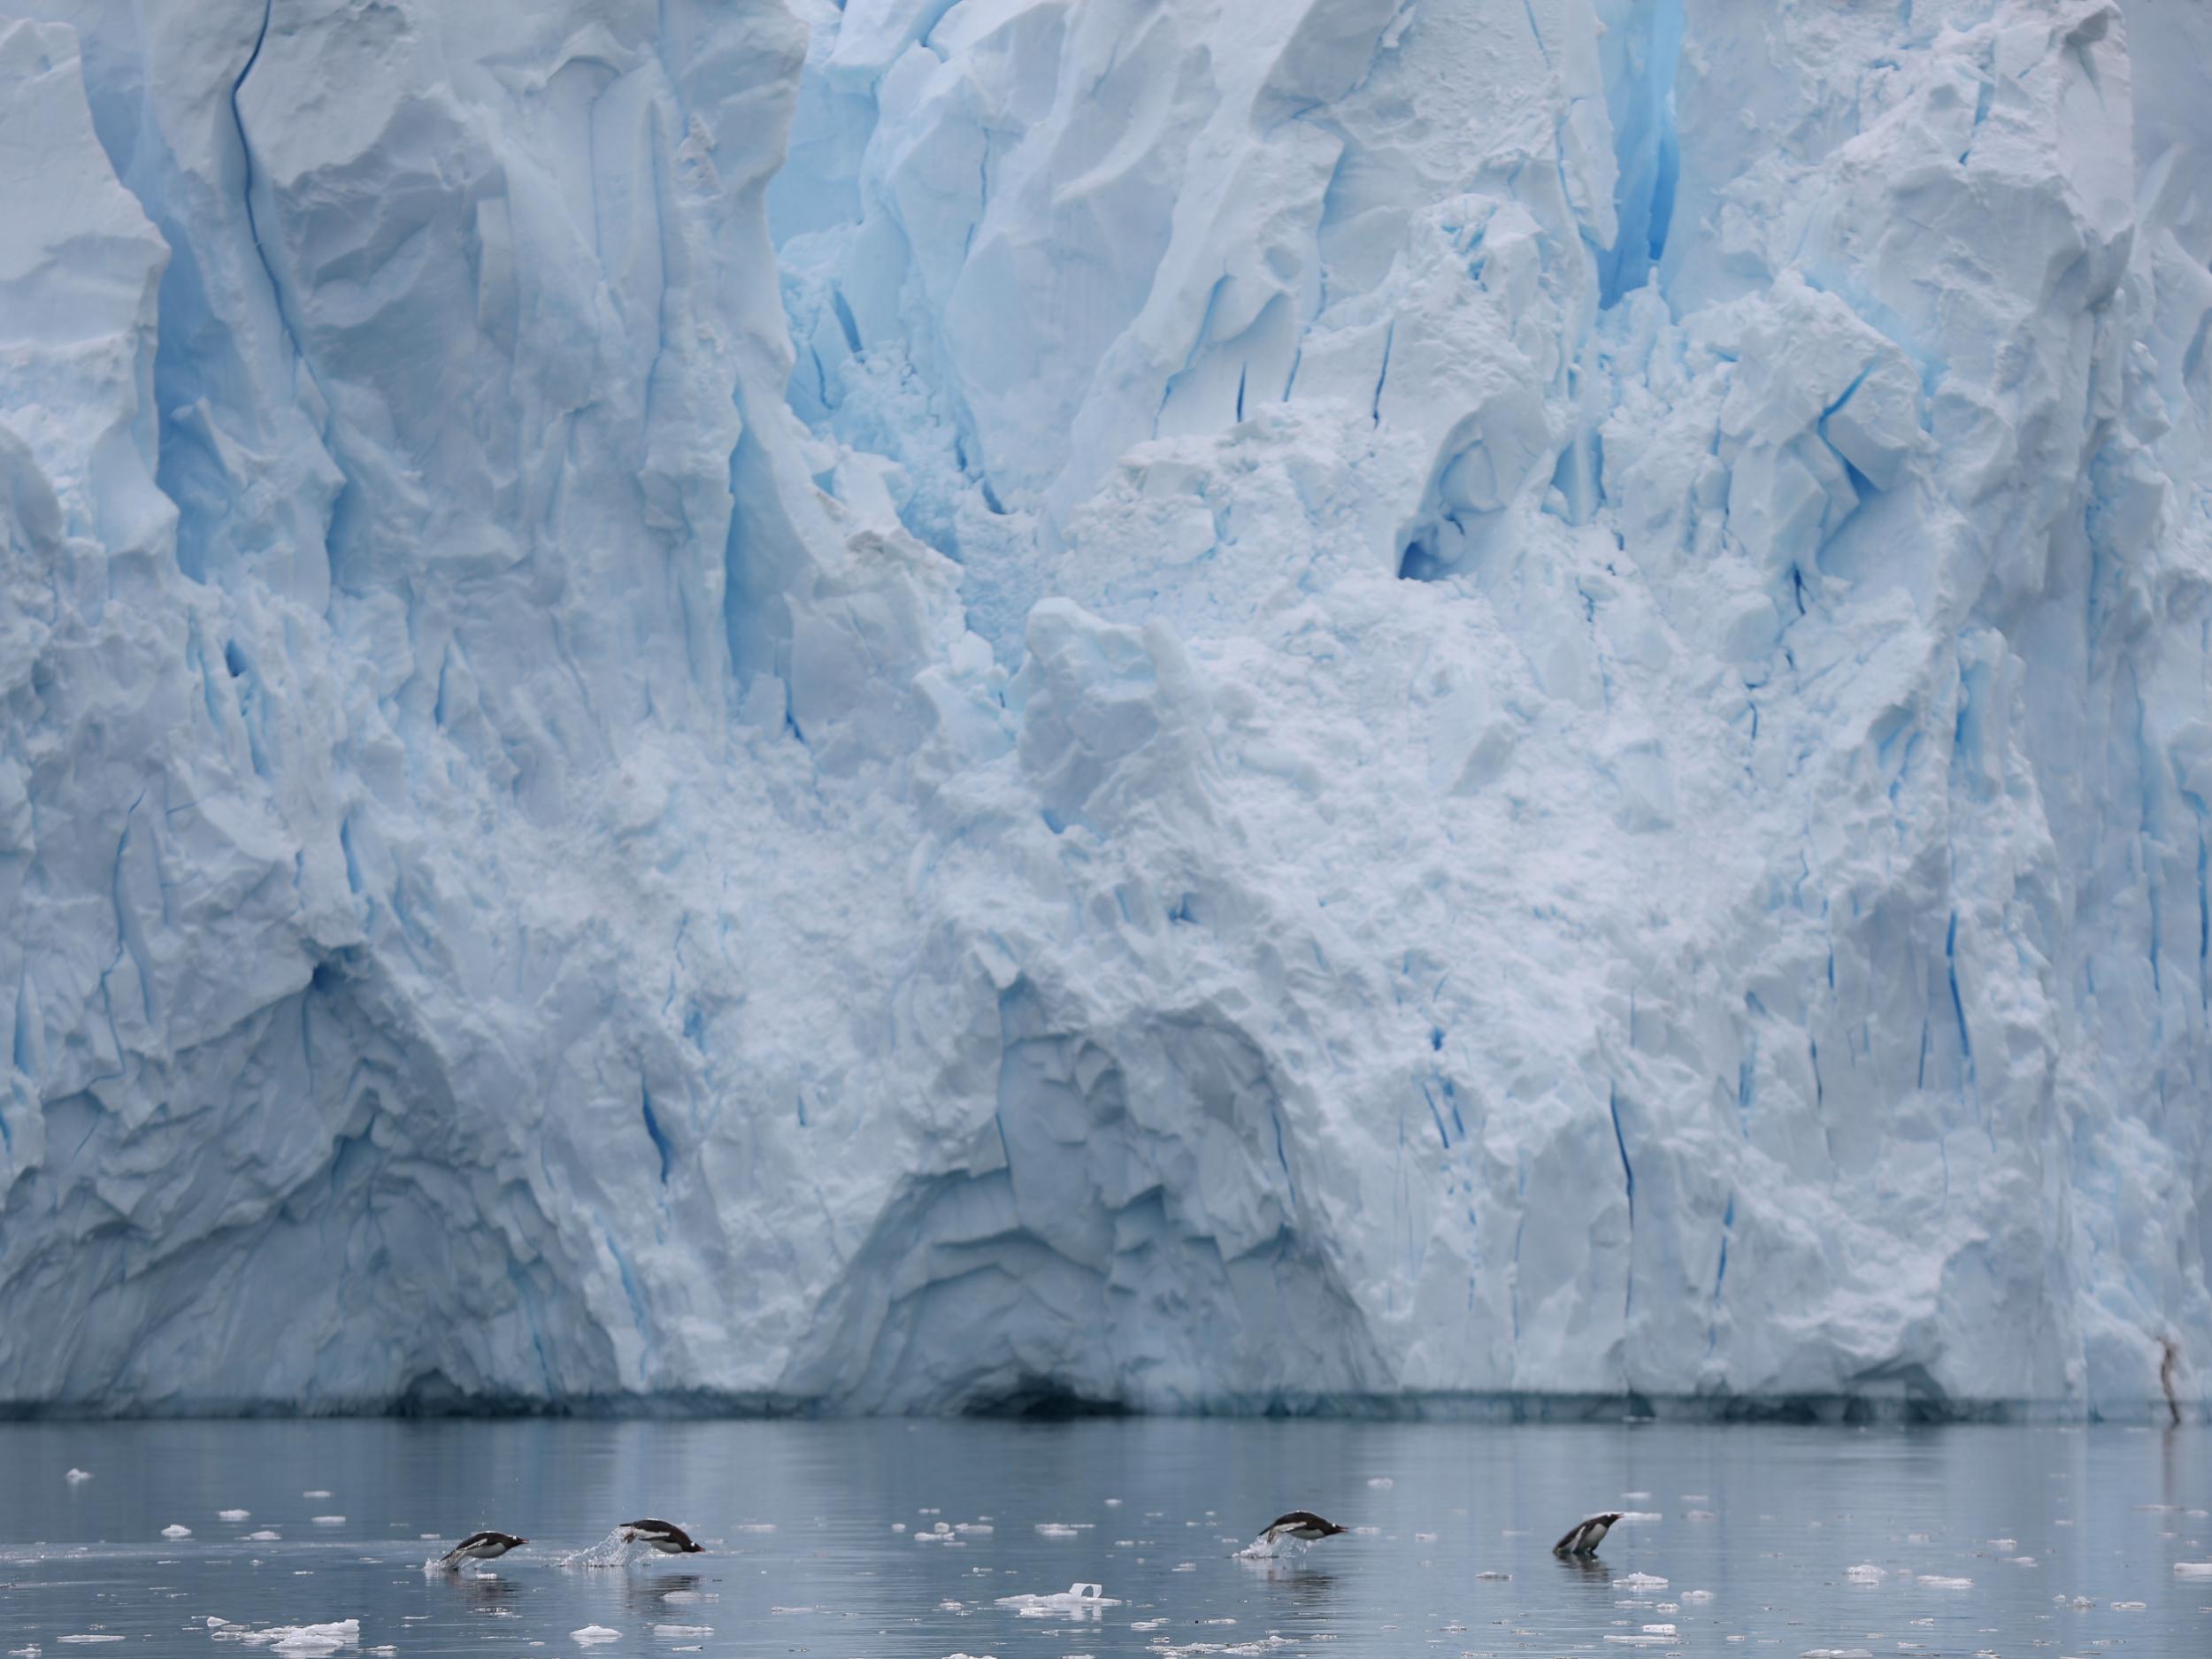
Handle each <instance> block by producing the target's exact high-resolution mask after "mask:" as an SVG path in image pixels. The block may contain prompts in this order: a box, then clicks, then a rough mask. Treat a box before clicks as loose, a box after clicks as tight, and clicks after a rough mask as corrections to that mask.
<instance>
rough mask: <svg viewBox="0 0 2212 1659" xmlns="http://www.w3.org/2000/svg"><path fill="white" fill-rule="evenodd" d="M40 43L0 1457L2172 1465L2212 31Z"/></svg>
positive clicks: (22, 264)
mask: <svg viewBox="0 0 2212 1659" xmlns="http://www.w3.org/2000/svg"><path fill="white" fill-rule="evenodd" d="M12 13H13V15H12V16H11V17H9V18H8V19H5V20H0V93H4V96H0V223H5V224H6V225H7V226H8V227H10V228H9V234H8V235H7V236H6V237H5V238H0V582H4V594H0V698H4V716H0V918H4V926H0V1061H4V1064H0V1402H4V1403H5V1404H7V1405H10V1406H12V1407H14V1408H17V1409H50V1408H63V1409H88V1410H100V1411H110V1410H112V1411H129V1410H155V1411H159V1410H180V1409H220V1408H226V1407H238V1406H279V1407H287V1408H298V1409H342V1408H347V1407H356V1406H362V1405H370V1406H376V1405H382V1404H387V1403H390V1402H396V1401H401V1402H414V1403H419V1404H439V1403H453V1402H489V1403H507V1404H522V1405H532V1404H556V1403H560V1402H577V1401H599V1402H618V1403H619V1402H630V1403H641V1402H648V1401H652V1402H678V1403H681V1402H717V1403H725V1404H727V1403H736V1404H741V1405H743V1404H752V1405H759V1406H763V1407H779V1408H780V1407H807V1408H821V1409H891V1410H898V1409H956V1408H960V1407H964V1406H969V1405H973V1404H976V1403H979V1402H1006V1401H1009V1400H1023V1399H1032V1398H1040V1397H1048V1396H1070V1397H1074V1398H1079V1399H1085V1400H1094V1401H1101V1402H1125V1403H1127V1404H1131V1405H1134V1406H1139V1407H1144V1408H1153V1409H1198V1408H1206V1409H1236V1408H1246V1409H1258V1408H1289V1409H1302V1408H1310V1407H1325V1406H1331V1405H1334V1406H1340V1407H1358V1408H1372V1409H1383V1408H1388V1409H1474V1407H1475V1405H1476V1403H1477V1402H1483V1401H1493V1402H1494V1401H1506V1400H1511V1401H1517V1402H1522V1408H1523V1409H1554V1408H1556V1409H1571V1405H1572V1402H1578V1401H1587V1400H1591V1399H1601V1400H1605V1401H1609V1402H1615V1405H1614V1407H1613V1408H1612V1409H1617V1402H1618V1401H1619V1400H1620V1399H1621V1398H1622V1397H1623V1396H1624V1395H1629V1396H1641V1397H1643V1398H1645V1399H1647V1400H1651V1401H1655V1402H1664V1401H1669V1400H1674V1401H1682V1402H1693V1403H1694V1407H1695V1408H1696V1409H1723V1410H1725V1409H1745V1408H1747V1406H1750V1405H1755V1404H1757V1403H1758V1402H1783V1401H1786V1402H1839V1401H1847V1400H1849V1401H1860V1402H1875V1403H1876V1404H1877V1405H1878V1406H1881V1405H1885V1404H1886V1405H1902V1406H1904V1407H1907V1408H1909V1409H1926V1410H1956V1409H1977V1408H1978V1406H1981V1405H1987V1404H1997V1405H2002V1406H2006V1407H2008V1408H2024V1409H2038V1410H2049V1411H2056V1412H2062V1413H2076V1414H2078V1413H2085V1412H2086V1413H2099V1414H2105V1415H2116V1416H2125V1415H2139V1414H2140V1413H2142V1412H2144V1411H2145V1410H2147V1409H2158V1410H2161V1411H2163V1410H2164V1409H2167V1408H2166V1404H2165V1401H2166V1399H2168V1398H2172V1399H2174V1400H2176V1401H2177V1402H2181V1403H2182V1405H2183V1406H2184V1407H2185V1409H2200V1407H2201V1404H2202V1402H2204V1401H2205V1399H2206V1398H2207V1394H2208V1378H2212V1301H2208V1294H2207V1286H2206V1280H2205V1263H2206V1258H2207V1256H2208V1253H2212V1160H2208V1156H2207V1150H2206V1133H2207V1123H2208V1086H2212V1040H2208V1026H2212V879H2208V873H2207V870H2208V864H2207V852H2208V825H2207V814H2208V803H2212V695H2208V660H2212V659H2208V652H2212V493H2208V491H2212V469H2208V430H2212V426H2208V423H2212V365H2208V351H2207V340H2208V318H2212V270H2208V261H2212V105H2208V104H2206V102H2205V100H2204V98H2203V96H2202V87H2201V77H2202V65H2204V64H2206V63H2207V62H2208V61H2212V14H2208V13H2207V12H2204V11H2203V9H2202V8H2196V7H2185V6H2178V5H2170V4H2156V3H2154V0H2124V4H2112V3H2111V0H1899V4H1891V5H1885V4H1863V5H1855V6H1851V7H1839V6H1829V5H1791V4H1770V3H1769V0H1282V4H1266V5H1253V4H1242V3H1240V0H1080V3H1079V0H951V3H949V4H948V0H846V3H845V4H843V6H842V7H841V8H840V7H839V6H838V5H837V4H834V0H788V3H786V0H736V3H734V4H706V3H705V0H658V3H657V4H655V3H653V0H541V3H540V4H530V5H519V4H514V5H504V4H467V5H439V4H430V3H429V0H391V3H389V4H374V5H365V4H351V3H349V0H285V4H281V5H275V4H270V0H196V4H192V5H190V6H180V5H175V4H168V3H167V0H12ZM1684 1409H1690V1408H1687V1407H1686V1408H1684Z"/></svg>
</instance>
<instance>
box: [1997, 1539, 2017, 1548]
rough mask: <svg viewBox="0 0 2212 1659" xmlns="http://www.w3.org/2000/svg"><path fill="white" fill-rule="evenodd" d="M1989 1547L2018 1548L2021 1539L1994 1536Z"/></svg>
mask: <svg viewBox="0 0 2212 1659" xmlns="http://www.w3.org/2000/svg"><path fill="white" fill-rule="evenodd" d="M1989 1547H1990V1548H1992V1549H2017V1548H2020V1540H2018V1539H2016V1538H1993V1539H1991V1540H1989Z"/></svg>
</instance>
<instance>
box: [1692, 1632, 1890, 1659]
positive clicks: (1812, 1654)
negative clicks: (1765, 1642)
mask: <svg viewBox="0 0 2212 1659" xmlns="http://www.w3.org/2000/svg"><path fill="white" fill-rule="evenodd" d="M1728 1640H1731V1641H1741V1640H1743V1638H1742V1637H1740V1636H1731V1637H1730V1638H1729V1639H1728ZM1804 1659H1874V1653H1873V1650H1872V1649H1871V1648H1868V1647H1808V1648H1807V1649H1805V1653H1804Z"/></svg>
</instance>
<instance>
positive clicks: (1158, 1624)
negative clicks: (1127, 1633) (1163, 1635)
mask: <svg viewBox="0 0 2212 1659" xmlns="http://www.w3.org/2000/svg"><path fill="white" fill-rule="evenodd" d="M1166 1623H1167V1621H1166V1620H1165V1619H1164V1618H1133V1619H1131V1620H1130V1621H1129V1628H1130V1629H1131V1630H1158V1629H1160V1628H1162V1627H1163V1626H1164V1625H1165V1624H1166Z"/></svg>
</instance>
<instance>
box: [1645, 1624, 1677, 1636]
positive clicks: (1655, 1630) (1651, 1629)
mask: <svg viewBox="0 0 2212 1659" xmlns="http://www.w3.org/2000/svg"><path fill="white" fill-rule="evenodd" d="M1644 1634H1645V1635H1647V1636H1671V1635H1673V1634H1674V1626H1673V1625H1671V1624H1647V1625H1645V1626H1644Z"/></svg>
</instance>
